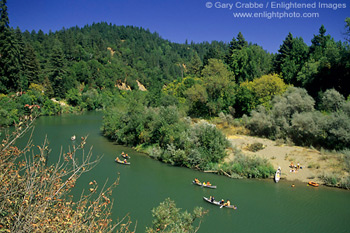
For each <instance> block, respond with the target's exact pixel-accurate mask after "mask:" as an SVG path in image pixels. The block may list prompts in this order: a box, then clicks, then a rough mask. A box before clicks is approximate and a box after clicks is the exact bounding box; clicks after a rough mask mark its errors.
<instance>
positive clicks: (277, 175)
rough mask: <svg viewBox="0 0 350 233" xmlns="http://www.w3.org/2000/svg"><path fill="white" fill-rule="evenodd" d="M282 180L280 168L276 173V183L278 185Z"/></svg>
mask: <svg viewBox="0 0 350 233" xmlns="http://www.w3.org/2000/svg"><path fill="white" fill-rule="evenodd" d="M280 179H281V167H278V169H277V171H276V173H275V182H276V183H278V181H280Z"/></svg>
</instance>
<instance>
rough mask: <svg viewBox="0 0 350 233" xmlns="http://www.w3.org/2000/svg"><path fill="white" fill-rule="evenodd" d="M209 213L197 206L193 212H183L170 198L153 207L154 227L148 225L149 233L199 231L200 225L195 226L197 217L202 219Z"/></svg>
mask: <svg viewBox="0 0 350 233" xmlns="http://www.w3.org/2000/svg"><path fill="white" fill-rule="evenodd" d="M206 213H207V211H204V210H203V208H202V207H196V208H195V209H194V210H193V213H188V212H187V211H184V212H181V209H179V208H177V207H176V204H175V202H174V201H173V200H171V199H170V198H167V199H165V201H164V202H161V203H160V205H159V206H158V207H156V208H154V209H152V216H153V218H154V220H153V221H152V224H153V225H152V227H147V228H146V232H147V233H154V232H197V231H198V229H199V226H200V223H199V226H198V227H194V226H193V225H194V222H195V220H196V219H201V218H203V216H204V215H205V214H206Z"/></svg>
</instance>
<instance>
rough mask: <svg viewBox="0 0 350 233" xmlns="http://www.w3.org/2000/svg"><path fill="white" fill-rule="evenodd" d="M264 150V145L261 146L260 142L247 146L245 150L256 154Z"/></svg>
mask: <svg viewBox="0 0 350 233" xmlns="http://www.w3.org/2000/svg"><path fill="white" fill-rule="evenodd" d="M264 148H265V147H264V144H262V143H261V142H255V143H253V144H249V145H248V146H247V149H248V150H249V151H252V152H257V151H259V150H262V149H264Z"/></svg>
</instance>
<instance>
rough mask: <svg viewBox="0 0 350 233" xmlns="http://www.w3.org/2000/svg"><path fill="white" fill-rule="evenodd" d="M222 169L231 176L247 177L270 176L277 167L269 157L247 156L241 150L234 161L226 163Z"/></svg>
mask: <svg viewBox="0 0 350 233" xmlns="http://www.w3.org/2000/svg"><path fill="white" fill-rule="evenodd" d="M222 169H223V170H224V171H225V172H226V173H227V174H230V175H231V177H235V176H237V175H238V176H240V177H247V178H268V177H270V176H271V175H273V174H274V173H275V169H274V168H273V166H272V165H271V164H270V163H269V162H268V161H267V159H262V158H260V157H257V156H253V157H250V156H246V155H244V154H242V153H240V152H236V153H235V159H234V161H233V162H231V163H229V164H227V163H225V164H224V165H223V167H222Z"/></svg>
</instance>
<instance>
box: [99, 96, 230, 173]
mask: <svg viewBox="0 0 350 233" xmlns="http://www.w3.org/2000/svg"><path fill="white" fill-rule="evenodd" d="M135 98H137V96H136V97H133V96H129V97H127V99H126V100H125V103H122V104H121V105H120V106H119V107H118V108H113V109H108V110H107V111H106V113H105V115H104V118H103V125H102V130H103V133H104V135H105V136H107V137H109V138H111V139H112V140H114V141H116V142H117V143H120V144H126V145H132V146H137V145H140V144H143V145H153V147H154V150H153V152H152V153H151V156H153V157H155V158H157V159H159V160H162V161H163V162H166V163H171V164H173V165H177V166H187V167H196V168H198V169H204V168H205V167H206V166H207V164H208V163H217V162H219V161H221V160H222V159H223V158H224V157H225V156H226V151H225V149H226V147H228V141H227V140H226V138H225V136H224V135H223V134H222V133H221V132H220V131H219V130H218V129H216V127H215V126H214V125H211V124H208V123H206V122H200V123H196V124H191V122H189V121H188V120H186V119H184V118H183V117H182V115H181V113H180V112H179V111H178V109H177V107H175V106H168V107H158V108H152V107H145V106H143V104H142V102H139V101H136V100H135ZM131 103H132V104H131Z"/></svg>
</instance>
